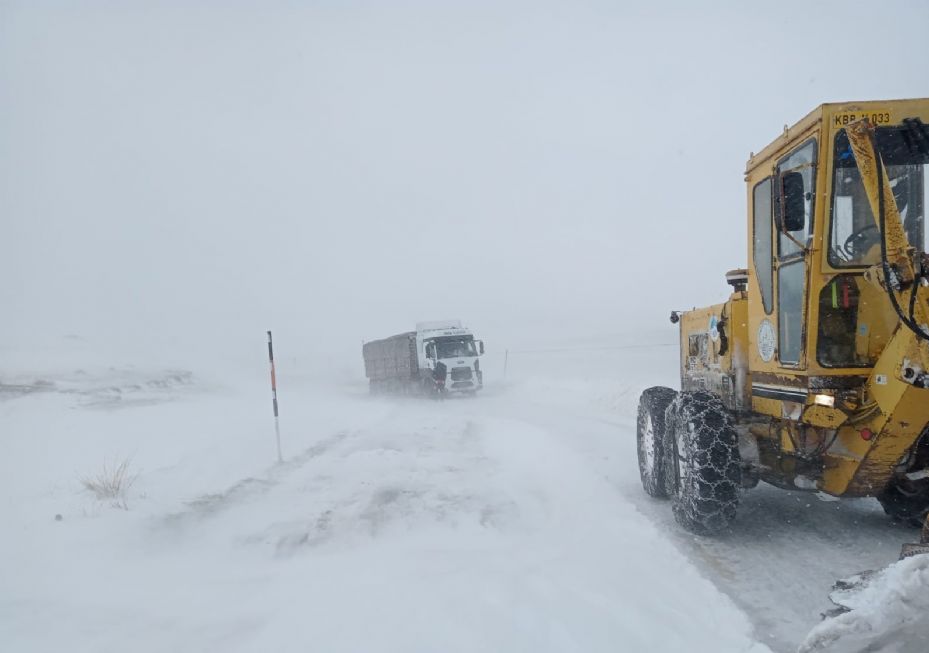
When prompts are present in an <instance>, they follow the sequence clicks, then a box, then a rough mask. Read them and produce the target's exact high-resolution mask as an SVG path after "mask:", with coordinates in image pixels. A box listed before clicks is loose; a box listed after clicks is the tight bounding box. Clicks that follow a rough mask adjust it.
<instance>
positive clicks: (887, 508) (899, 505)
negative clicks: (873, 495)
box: [877, 482, 929, 528]
mask: <svg viewBox="0 0 929 653" xmlns="http://www.w3.org/2000/svg"><path fill="white" fill-rule="evenodd" d="M877 500H878V501H880V502H881V506H882V507H883V508H884V512H886V513H887V514H888V515H890V516H891V517H892V518H893V519H896V520H898V521H901V522H904V523H906V524H909V525H911V526H915V527H917V528H920V527H922V525H923V524H924V523H925V521H926V515H927V514H929V484H925V483H923V484H920V485H916V484H913V487H903V486H901V485H900V484H897V483H894V482H891V484H890V485H888V486H887V487H886V488H885V489H884V491H883V492H881V493H880V494H878V495H877Z"/></svg>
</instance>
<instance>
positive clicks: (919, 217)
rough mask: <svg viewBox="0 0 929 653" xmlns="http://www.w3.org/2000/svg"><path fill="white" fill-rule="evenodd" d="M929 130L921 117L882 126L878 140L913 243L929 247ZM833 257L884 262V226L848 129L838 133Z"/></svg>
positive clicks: (847, 263)
mask: <svg viewBox="0 0 929 653" xmlns="http://www.w3.org/2000/svg"><path fill="white" fill-rule="evenodd" d="M927 132H929V130H927V127H926V126H925V125H922V124H921V123H916V124H913V125H908V126H899V127H879V128H878V129H877V145H878V150H879V151H880V153H881V158H882V159H883V161H884V167H885V168H886V170H887V176H888V179H889V181H890V186H891V188H893V195H894V200H896V203H897V208H898V209H899V211H900V217H901V218H902V220H903V228H904V229H905V230H906V233H907V236H908V238H909V241H910V244H911V245H913V246H914V247H916V248H917V249H920V250H922V251H923V252H927V251H929V242H927V230H926V225H925V222H926V205H927V199H929V198H927V193H926V189H927V184H926V182H927V179H926V177H927V176H929V172H927V169H929V133H927ZM833 161H834V164H833V165H834V173H833V181H832V184H833V185H832V220H831V225H830V233H829V262H830V263H831V264H832V265H833V266H835V267H851V266H871V265H875V264H877V263H879V262H880V258H881V250H880V232H879V230H878V227H877V221H876V220H875V219H874V214H873V213H872V211H871V205H870V203H869V202H868V198H867V195H866V194H865V189H864V184H863V183H862V181H861V174H860V173H859V172H858V166H857V164H856V163H855V157H854V155H853V154H852V150H851V147H850V146H849V143H848V136H847V135H846V134H845V130H844V129H843V130H841V131H840V132H839V133H838V134H836V137H835V152H834V157H833Z"/></svg>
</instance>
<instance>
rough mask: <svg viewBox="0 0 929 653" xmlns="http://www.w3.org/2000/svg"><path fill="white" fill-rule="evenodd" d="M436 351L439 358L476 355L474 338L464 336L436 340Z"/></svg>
mask: <svg viewBox="0 0 929 653" xmlns="http://www.w3.org/2000/svg"><path fill="white" fill-rule="evenodd" d="M435 348H436V353H437V355H438V357H439V358H461V357H463V356H477V349H475V347H474V340H473V339H472V340H466V339H464V338H449V339H442V340H436V342H435Z"/></svg>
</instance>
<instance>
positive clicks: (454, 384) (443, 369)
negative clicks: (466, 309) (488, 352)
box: [416, 320, 484, 393]
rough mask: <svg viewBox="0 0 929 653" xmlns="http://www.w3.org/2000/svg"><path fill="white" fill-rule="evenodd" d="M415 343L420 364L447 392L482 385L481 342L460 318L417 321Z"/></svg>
mask: <svg viewBox="0 0 929 653" xmlns="http://www.w3.org/2000/svg"><path fill="white" fill-rule="evenodd" d="M416 340H417V343H416V346H417V350H418V351H419V352H420V353H421V360H422V361H423V367H424V369H425V370H427V371H428V372H429V373H430V374H431V376H432V378H433V379H435V382H436V384H437V386H439V388H440V390H442V391H444V392H446V393H475V392H477V391H478V390H480V389H481V388H482V387H483V386H484V376H483V373H482V371H481V363H480V360H479V359H480V356H481V355H483V353H484V343H483V342H482V341H480V340H475V339H474V334H472V333H471V331H470V330H469V329H467V328H465V327H463V326H462V324H461V321H460V320H446V321H444V322H420V323H418V324H417V325H416Z"/></svg>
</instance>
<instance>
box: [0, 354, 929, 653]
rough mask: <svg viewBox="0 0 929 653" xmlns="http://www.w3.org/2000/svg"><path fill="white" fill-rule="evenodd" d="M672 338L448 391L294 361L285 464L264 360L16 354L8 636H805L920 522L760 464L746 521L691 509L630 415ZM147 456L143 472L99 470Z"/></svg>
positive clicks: (524, 641) (1, 627) (543, 639)
mask: <svg viewBox="0 0 929 653" xmlns="http://www.w3.org/2000/svg"><path fill="white" fill-rule="evenodd" d="M675 357H676V353H675V352H674V351H673V350H672V349H669V348H660V347H659V348H650V349H642V350H612V349H599V350H598V349H595V348H589V349H586V350H579V351H571V352H562V353H559V354H557V355H554V354H551V355H544V356H539V355H534V354H533V355H530V354H527V355H523V356H521V355H515V354H514V355H513V356H511V357H510V358H509V360H508V370H507V378H506V379H503V378H501V377H502V374H501V371H502V368H501V366H500V365H496V364H494V365H492V366H488V367H486V368H485V370H487V371H486V372H485V376H486V378H487V379H488V385H487V388H486V390H485V392H484V393H483V394H482V395H480V396H478V397H476V398H474V399H469V400H454V401H445V402H429V401H418V400H409V399H407V400H399V399H398V400H391V399H385V398H372V397H370V396H369V395H368V394H367V391H366V387H365V385H364V381H363V380H357V379H355V380H352V379H349V380H346V381H345V382H331V381H330V382H323V381H321V380H320V378H319V375H318V374H317V375H307V376H301V375H300V374H298V373H297V370H293V369H288V367H287V365H286V364H284V363H283V362H282V364H281V366H280V368H279V380H280V398H281V410H282V417H281V431H282V439H283V449H284V458H285V461H284V463H282V464H278V463H276V461H275V457H276V453H275V448H274V440H273V426H272V424H273V423H272V421H271V417H270V414H269V413H270V397H269V391H268V388H267V386H266V384H265V379H264V372H265V371H264V370H263V369H260V368H259V369H257V370H256V373H255V374H253V375H248V374H245V373H242V372H224V373H223V374H217V372H216V371H215V370H210V369H205V370H200V371H198V370H197V369H194V370H192V371H191V370H185V369H180V368H177V367H176V366H171V367H167V368H164V367H159V366H157V365H154V364H151V363H149V364H147V365H145V366H139V367H131V366H128V365H114V366H112V367H99V366H98V367H94V366H93V365H80V366H78V363H77V362H75V361H67V362H59V365H58V367H57V368H56V367H54V366H53V367H46V368H44V369H41V370H40V369H30V368H29V367H28V365H27V364H25V363H21V364H20V365H21V367H20V368H19V369H18V373H15V374H13V373H9V374H8V373H5V374H4V376H3V377H2V378H0V383H3V384H5V385H4V387H3V388H2V389H0V424H2V438H0V483H2V500H0V501H2V502H0V519H2V523H3V524H4V535H5V536H4V537H3V538H0V557H2V558H0V559H2V560H4V561H5V564H4V565H3V566H2V568H0V648H2V649H3V650H10V651H58V650H63V649H66V650H69V651H124V650H132V651H165V650H177V651H290V650H293V651H306V650H315V651H403V652H409V651H436V650H442V651H468V652H471V651H475V650H484V651H508V652H509V651H533V652H536V651H584V652H593V651H616V650H629V651H680V650H689V651H707V652H710V651H712V652H714V653H715V652H726V651H733V652H736V651H739V652H749V651H750V652H753V653H762V652H764V651H768V650H769V648H770V650H774V651H788V650H793V649H795V648H796V647H797V645H799V644H800V642H801V641H802V640H803V639H804V637H805V636H806V634H807V632H808V631H809V630H810V628H811V627H813V626H814V625H816V624H817V623H818V622H819V613H820V612H821V611H824V610H826V609H828V608H829V607H830V605H829V603H828V599H827V593H828V590H829V585H830V584H831V582H832V580H834V579H836V578H839V577H842V576H848V575H849V574H851V573H853V572H855V571H859V570H860V569H863V568H867V567H877V566H882V565H884V564H886V563H887V562H890V561H892V560H894V559H895V558H896V554H897V552H898V550H899V544H900V543H901V542H902V541H906V540H911V539H913V532H912V531H910V530H907V529H899V528H897V529H895V528H894V527H893V526H892V525H891V524H889V523H888V522H887V520H886V519H885V518H884V517H883V515H882V514H881V513H880V509H879V508H878V507H877V506H876V504H875V503H874V502H871V501H861V502H840V503H837V502H825V501H822V500H820V499H817V498H816V497H815V496H813V495H801V494H793V493H788V492H782V491H777V490H773V489H770V488H759V489H757V490H755V491H752V492H750V493H748V494H746V496H745V500H744V503H743V510H742V511H741V513H740V517H739V519H738V520H737V522H736V526H735V528H734V529H733V533H732V534H731V535H729V536H726V537H723V538H719V539H713V540H707V539H701V538H694V537H693V536H689V535H687V534H685V533H682V532H681V531H680V530H679V529H678V528H677V527H676V526H675V525H674V524H673V520H672V519H671V516H670V510H669V508H668V506H667V505H665V504H664V503H662V502H658V501H653V500H651V499H649V498H648V497H646V496H645V495H644V494H643V493H642V491H641V489H640V487H639V485H638V471H637V466H636V461H635V434H634V425H633V420H634V414H635V405H636V400H637V395H638V392H639V390H640V388H641V387H643V386H645V385H650V384H653V383H657V382H664V383H667V384H672V385H673V382H674V376H673V375H674V365H675V362H676V359H675ZM491 361H492V362H493V359H491ZM497 362H500V361H497ZM498 368H501V369H498ZM126 460H128V461H129V470H130V472H131V474H133V475H134V479H133V482H132V485H131V487H130V488H129V490H128V491H127V492H126V493H125V495H123V496H121V497H119V498H118V499H116V500H99V499H97V498H96V497H95V496H94V495H93V494H91V493H90V492H88V491H87V490H86V489H84V488H83V487H82V482H83V481H84V480H86V479H88V478H92V477H93V476H94V475H95V474H98V473H99V472H100V471H101V470H102V469H103V467H104V466H107V467H108V468H110V469H112V468H114V467H115V466H117V465H118V464H120V463H121V462H123V461H126ZM911 564H912V563H911ZM840 634H841V633H840ZM821 641H827V640H826V638H824V639H822V640H821ZM829 641H839V640H836V639H835V638H833V640H829ZM835 650H841V649H835Z"/></svg>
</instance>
